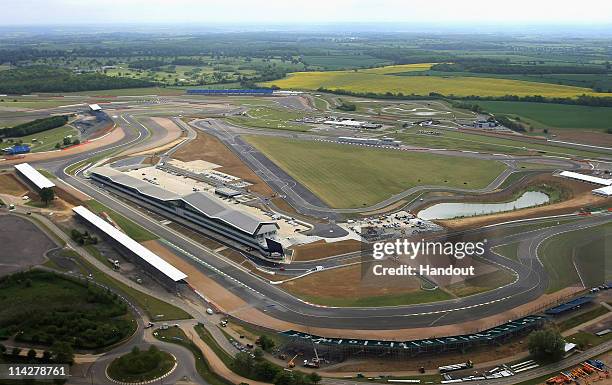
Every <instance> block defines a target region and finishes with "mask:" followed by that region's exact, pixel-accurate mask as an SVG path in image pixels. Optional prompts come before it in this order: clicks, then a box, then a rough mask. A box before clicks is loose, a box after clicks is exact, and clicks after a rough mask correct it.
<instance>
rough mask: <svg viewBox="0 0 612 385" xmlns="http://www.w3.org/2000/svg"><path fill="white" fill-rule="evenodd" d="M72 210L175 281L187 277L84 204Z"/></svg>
mask: <svg viewBox="0 0 612 385" xmlns="http://www.w3.org/2000/svg"><path fill="white" fill-rule="evenodd" d="M72 211H74V212H75V213H77V214H78V215H80V216H81V217H83V218H84V219H85V220H86V221H88V222H89V223H91V224H92V225H93V226H95V227H96V228H98V229H99V230H100V231H102V232H103V233H104V234H106V235H108V236H109V237H111V238H112V239H114V240H115V241H117V242H119V243H120V244H121V245H122V246H123V247H125V248H127V249H128V250H130V251H131V252H132V253H134V254H136V255H137V256H138V257H140V258H141V259H142V260H144V261H145V262H147V263H148V264H149V265H151V266H153V267H154V268H155V269H157V270H158V271H159V272H161V273H162V274H164V275H165V276H166V277H168V278H170V279H171V280H173V281H174V282H178V281H180V280H182V279H185V278H187V274H185V273H183V272H182V271H180V270H179V269H177V268H176V267H174V266H172V265H171V264H169V263H168V262H166V261H165V260H164V259H162V258H161V257H160V256H159V255H157V254H155V253H153V252H152V251H151V250H149V249H147V248H146V247H144V246H143V245H141V244H140V243H138V242H136V241H135V240H133V239H132V238H130V237H129V236H128V235H127V234H125V233H123V232H122V231H120V230H118V229H116V228H115V227H114V226H112V225H111V224H110V223H108V222H106V221H105V220H104V219H102V218H100V217H99V216H97V215H96V214H94V213H92V212H91V211H89V210H88V209H87V208H85V207H83V206H77V207H74V208H73V209H72Z"/></svg>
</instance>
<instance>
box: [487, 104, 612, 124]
mask: <svg viewBox="0 0 612 385" xmlns="http://www.w3.org/2000/svg"><path fill="white" fill-rule="evenodd" d="M478 104H479V105H480V106H482V107H483V108H484V109H485V110H486V111H488V112H492V113H494V114H496V113H498V114H509V115H519V116H521V117H523V118H526V119H528V120H529V121H530V122H533V123H535V124H534V125H535V126H536V127H537V126H544V127H554V128H585V129H606V128H612V107H589V106H574V105H567V104H548V103H527V102H498V101H491V102H489V101H487V102H478Z"/></svg>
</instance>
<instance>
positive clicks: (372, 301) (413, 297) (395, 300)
mask: <svg viewBox="0 0 612 385" xmlns="http://www.w3.org/2000/svg"><path fill="white" fill-rule="evenodd" d="M299 297H300V298H301V299H303V300H305V301H308V302H311V303H315V304H319V305H324V306H337V307H380V306H399V305H411V304H417V303H430V302H438V301H446V300H449V299H452V298H453V297H452V296H451V295H450V294H448V293H447V292H445V291H444V290H440V289H435V290H418V291H414V292H410V293H403V294H387V295H381V296H372V297H361V298H338V297H333V296H331V295H330V296H329V297H321V296H314V295H307V294H304V293H301V294H299Z"/></svg>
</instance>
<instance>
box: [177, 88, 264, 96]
mask: <svg viewBox="0 0 612 385" xmlns="http://www.w3.org/2000/svg"><path fill="white" fill-rule="evenodd" d="M273 93H274V90H271V89H267V88H254V89H244V90H243V89H220V90H206V89H198V90H187V94H188V95H272V94H273Z"/></svg>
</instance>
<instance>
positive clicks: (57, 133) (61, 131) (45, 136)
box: [13, 126, 79, 152]
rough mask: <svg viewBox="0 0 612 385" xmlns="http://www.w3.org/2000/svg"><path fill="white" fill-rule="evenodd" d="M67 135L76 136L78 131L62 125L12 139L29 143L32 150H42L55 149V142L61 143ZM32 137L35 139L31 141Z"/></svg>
mask: <svg viewBox="0 0 612 385" xmlns="http://www.w3.org/2000/svg"><path fill="white" fill-rule="evenodd" d="M68 135H72V138H77V137H78V135H79V132H78V130H76V129H75V128H73V127H71V126H62V127H57V128H53V129H51V130H47V131H43V132H38V133H36V134H32V135H27V136H22V137H20V138H13V140H15V141H17V140H21V141H22V142H23V143H25V144H29V145H30V148H31V149H32V152H42V151H51V150H55V145H56V144H57V143H60V144H61V143H62V141H63V140H64V138H65V137H66V136H68ZM32 139H36V141H35V142H33V141H32Z"/></svg>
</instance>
